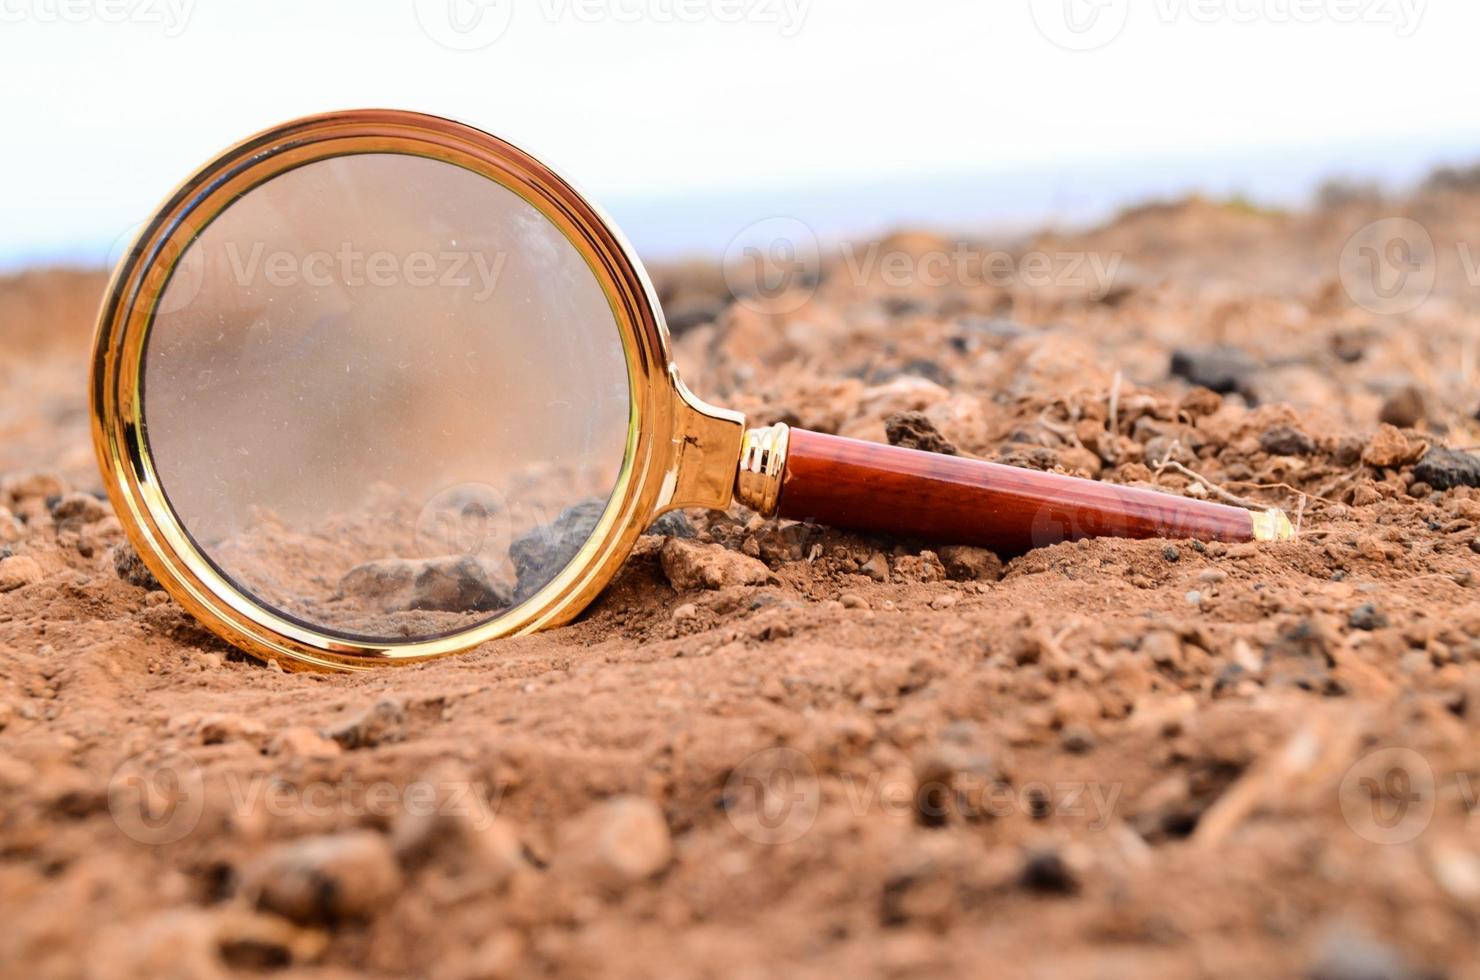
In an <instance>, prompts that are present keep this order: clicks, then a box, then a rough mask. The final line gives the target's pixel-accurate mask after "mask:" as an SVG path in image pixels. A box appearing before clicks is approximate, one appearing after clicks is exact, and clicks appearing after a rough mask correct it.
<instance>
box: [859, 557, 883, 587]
mask: <svg viewBox="0 0 1480 980" xmlns="http://www.w3.org/2000/svg"><path fill="white" fill-rule="evenodd" d="M858 570H859V571H860V572H862V573H863V574H865V575H867V576H868V577H869V578H871V579H873V580H874V581H875V582H887V581H889V559H888V558H885V557H884V553H883V552H882V551H876V552H874V553H873V554H872V555H869V558H868V561H866V562H864V563H863V564H862V565H860V566H858Z"/></svg>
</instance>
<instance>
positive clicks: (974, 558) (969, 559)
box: [936, 544, 1003, 582]
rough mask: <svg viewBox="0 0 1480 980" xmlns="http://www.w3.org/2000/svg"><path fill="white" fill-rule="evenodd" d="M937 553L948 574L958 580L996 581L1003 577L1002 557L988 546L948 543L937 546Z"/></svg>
mask: <svg viewBox="0 0 1480 980" xmlns="http://www.w3.org/2000/svg"><path fill="white" fill-rule="evenodd" d="M936 554H937V555H939V556H940V563H941V564H942V565H944V566H945V569H946V574H947V575H948V576H950V577H951V578H952V579H954V580H956V581H957V582H996V581H997V580H998V579H1000V578H1002V572H1003V565H1002V559H1001V558H998V557H997V553H996V552H994V551H988V550H987V549H986V548H977V547H974V546H972V545H965V544H948V545H942V546H941V547H939V548H937V549H936Z"/></svg>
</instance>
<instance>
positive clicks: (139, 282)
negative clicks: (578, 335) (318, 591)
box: [90, 109, 743, 669]
mask: <svg viewBox="0 0 1480 980" xmlns="http://www.w3.org/2000/svg"><path fill="white" fill-rule="evenodd" d="M367 152H381V153H409V154H412V155H417V156H423V157H429V158H432V159H438V160H443V161H445V162H449V163H454V164H456V165H458V166H462V167H465V168H467V169H470V170H473V171H474V172H476V173H479V174H481V175H483V176H485V177H488V178H489V179H490V180H494V181H496V182H498V183H500V184H502V185H503V186H505V187H507V188H509V189H510V190H513V191H514V192H516V193H518V194H519V195H520V196H521V197H523V198H524V199H525V200H527V201H528V202H529V203H530V204H532V205H533V206H535V207H537V208H538V209H539V210H540V211H541V212H543V213H544V214H545V216H546V217H547V218H549V219H550V220H551V221H552V222H553V223H554V224H555V225H556V226H557V227H559V228H560V229H561V231H562V232H564V233H565V235H566V237H567V238H569V239H570V241H571V243H572V244H573V245H574V246H575V247H576V249H577V250H578V251H579V252H580V254H581V255H582V256H583V257H584V258H585V260H586V262H587V263H588V265H589V266H590V267H591V270H592V272H593V273H594V274H595V276H596V278H597V280H598V282H599V283H600V284H601V287H602V289H603V290H604V291H605V292H606V295H607V298H608V300H609V302H610V304H611V308H612V311H613V314H614V315H615V318H616V321H617V324H618V327H619V329H620V330H621V334H622V343H623V347H624V350H625V353H626V360H627V369H628V381H629V392H630V412H629V421H628V435H627V456H626V459H625V462H624V465H623V468H622V471H621V474H620V476H619V477H618V481H617V486H616V488H615V490H614V491H613V494H612V497H611V499H610V501H609V503H608V506H607V508H606V511H605V512H604V513H603V515H602V517H601V520H600V522H599V523H598V525H597V529H596V531H595V532H594V533H593V535H592V537H591V539H590V540H589V541H588V542H587V543H586V546H585V547H584V548H583V549H582V550H581V552H580V553H579V554H578V555H577V557H576V558H575V559H573V560H572V562H571V563H570V564H569V565H568V566H567V567H566V568H565V569H564V570H563V571H562V572H561V573H560V574H559V575H558V576H557V577H556V578H555V579H554V580H553V581H552V582H550V583H549V584H548V585H546V587H545V588H544V589H542V590H541V591H540V592H539V593H537V594H536V595H535V596H533V597H531V598H530V599H529V600H527V601H526V602H524V603H522V604H521V605H520V606H518V607H516V608H515V609H512V610H510V611H508V612H506V613H504V614H502V615H500V616H498V617H496V618H494V619H492V620H490V621H489V622H487V623H484V624H482V625H480V626H476V627H473V628H471V629H469V630H466V631H464V632H461V633H457V634H455V635H451V636H446V637H441V638H436V639H430V640H421V641H413V642H407V643H400V644H392V643H382V642H378V641H377V642H361V641H357V640H348V639H345V638H343V637H341V636H337V635H335V634H333V633H330V632H324V631H319V630H315V629H312V628H309V627H305V626H303V625H301V624H299V623H296V622H293V621H290V620H288V619H285V618H284V617H283V616H281V615H279V614H278V613H276V612H275V611H273V610H271V609H269V608H267V607H265V606H264V605H262V604H261V603H259V602H257V601H256V600H255V599H253V598H252V597H251V596H249V595H247V594H245V593H244V592H242V591H241V590H239V589H238V588H237V587H236V586H235V585H234V584H233V583H232V582H230V581H229V580H228V579H227V578H226V577H225V576H224V575H222V574H221V573H220V572H219V571H217V569H216V568H215V566H214V565H212V564H211V563H210V562H209V561H208V560H207V559H206V557H205V556H204V555H203V554H202V553H201V552H200V551H199V550H197V548H196V547H195V545H194V543H193V542H192V541H191V539H190V537H189V535H187V534H186V533H185V531H184V528H183V527H182V526H181V523H180V521H179V518H178V517H177V515H175V514H174V512H173V511H172V510H171V508H170V507H169V505H168V503H167V501H166V499H165V496H164V493H163V490H162V488H161V486H160V482H159V478H158V475H157V473H156V470H155V466H154V461H153V459H152V457H151V455H150V450H149V445H148V441H147V439H146V438H145V437H144V434H143V433H144V430H143V425H142V423H143V404H142V391H141V388H142V386H141V381H142V370H143V362H142V353H143V350H144V344H145V341H146V339H147V335H148V330H149V325H150V323H151V321H152V319H153V311H154V307H155V304H156V302H157V301H158V299H159V296H160V294H161V293H162V292H163V289H164V286H165V284H166V283H167V282H168V279H169V271H170V269H171V268H172V267H173V263H174V261H175V260H176V259H178V257H179V256H180V255H182V254H183V253H184V251H185V248H186V246H188V244H189V242H190V241H191V239H192V238H193V236H194V234H196V233H198V231H199V230H200V229H202V228H204V227H205V225H206V224H208V223H209V221H210V220H211V219H212V218H213V217H214V216H215V215H216V214H218V213H220V211H221V210H222V209H224V208H225V207H226V206H227V205H229V204H230V203H231V202H232V201H233V200H235V199H236V198H237V197H238V196H240V195H241V194H243V193H246V191H247V190H250V189H251V188H252V187H255V186H257V185H259V184H261V183H263V182H265V181H267V180H270V179H272V177H274V176H277V175H278V174H281V173H283V172H284V171H286V170H290V169H293V168H295V167H298V166H302V165H303V164H305V163H309V162H312V161H315V160H321V159H326V158H329V157H335V156H341V155H345V154H353V153H367ZM90 397H91V406H92V431H93V443H94V447H95V449H96V451H97V455H98V463H99V466H100V468H101V471H102V475H103V480H104V483H105V484H106V486H107V489H108V494H109V497H110V498H111V499H112V501H113V505H114V508H115V509H116V510H117V512H118V515H119V517H120V519H121V521H122V523H123V525H124V527H125V529H126V530H127V532H128V535H129V538H130V539H131V541H132V542H133V544H134V546H135V547H136V548H137V549H138V551H139V554H140V556H141V558H142V559H143V560H144V563H145V564H146V565H147V566H148V567H149V569H150V570H151V571H152V572H153V573H154V574H155V576H156V577H158V579H159V581H160V583H161V584H163V585H164V587H165V588H166V589H167V590H168V591H169V592H170V594H171V595H173V596H174V597H175V599H176V600H178V601H179V602H180V603H181V605H183V606H184V607H185V608H186V609H187V610H188V611H189V612H190V613H191V614H192V615H194V616H195V617H196V618H197V619H199V620H200V621H201V622H202V623H204V624H205V625H206V626H207V627H209V628H210V629H212V630H213V631H215V632H216V633H217V634H219V635H220V636H222V637H224V638H225V639H227V640H228V641H229V642H231V643H233V644H234V645H236V646H238V647H240V648H242V649H243V650H246V651H247V652H249V653H252V654H254V655H257V656H260V657H263V658H267V659H273V660H278V661H280V662H282V663H284V664H285V665H288V666H295V667H307V668H311V669H362V668H365V667H369V666H373V665H376V664H381V663H409V662H414V661H420V660H425V659H428V658H432V657H439V656H444V655H446V654H449V653H455V652H458V651H461V650H466V649H469V648H471V647H474V646H477V645H479V644H481V643H484V642H487V641H488V640H492V639H496V638H499V637H503V636H509V635H511V634H516V633H527V632H531V631H533V630H537V629H541V628H544V627H548V626H554V625H558V624H560V623H564V622H568V621H569V620H570V619H571V618H573V617H574V616H575V615H576V614H577V613H579V612H580V610H581V609H583V608H584V607H585V606H586V604H587V603H589V602H590V601H591V600H592V599H593V598H595V596H596V594H597V593H598V592H600V590H601V589H602V588H603V587H604V586H605V585H606V584H607V582H608V581H609V580H610V579H611V577H612V576H613V575H614V574H615V573H616V571H617V568H618V567H619V566H620V565H621V563H622V561H623V559H625V558H626V556H627V554H628V553H629V552H630V551H631V548H632V545H633V544H634V543H635V541H636V539H637V536H638V535H639V534H641V533H642V531H643V530H644V529H645V528H646V526H647V524H648V522H649V520H650V519H651V518H652V517H653V516H655V515H656V514H657V513H659V512H661V511H662V510H666V509H670V508H672V507H677V506H689V505H700V506H720V507H722V506H725V505H727V504H728V502H729V492H728V486H726V487H725V489H724V492H723V493H722V494H721V493H718V492H716V491H714V490H713V485H714V484H716V482H717V477H715V476H714V473H715V472H717V470H718V467H719V466H720V465H722V466H723V470H724V480H723V482H724V483H726V484H728V483H729V482H730V481H731V480H732V474H733V472H734V469H733V468H734V460H735V455H734V454H731V455H729V456H728V458H724V455H725V453H726V452H727V451H728V449H729V448H730V443H731V442H733V443H734V448H735V449H736V451H738V443H739V438H740V430H741V428H742V427H743V420H741V419H740V417H739V416H736V415H734V414H733V413H728V412H723V411H720V410H717V409H711V408H709V407H708V406H705V405H703V403H701V402H699V401H698V400H697V399H693V398H692V397H691V396H688V395H687V392H686V391H685V390H682V388H681V385H680V384H679V383H678V382H677V376H676V374H674V373H673V371H672V367H671V364H670V358H669V352H668V338H667V330H666V328H665V326H664V324H663V320H662V312H661V310H660V308H659V305H658V301H657V298H656V295H655V293H654V291H653V288H652V285H651V283H650V282H649V281H648V279H647V276H646V274H645V273H644V272H643V269H642V266H641V264H640V263H639V262H638V260H637V258H636V256H635V254H634V253H633V252H632V250H631V247H630V246H629V245H628V244H627V243H626V241H625V240H623V239H622V237H621V235H620V234H619V233H618V232H617V231H616V230H615V228H614V227H613V226H612V225H611V223H610V222H609V221H608V220H607V219H606V218H605V216H604V215H603V214H602V213H601V212H600V211H599V210H597V209H596V208H595V207H594V206H593V205H592V204H590V203H589V202H588V201H587V200H586V199H585V198H584V197H583V196H582V195H581V194H580V193H579V192H577V191H576V190H575V188H574V187H572V186H571V184H570V183H569V182H568V181H567V180H565V179H564V178H562V177H560V176H559V175H558V174H556V173H555V172H554V171H552V170H551V169H550V168H548V167H547V166H545V165H544V164H542V163H541V162H539V161H538V160H536V159H535V158H534V157H532V156H530V155H529V154H528V153H525V152H524V151H523V150H520V149H519V148H517V147H515V146H513V145H511V144H509V143H507V142H505V141H504V140H501V139H499V138H497V137H495V136H492V135H489V134H488V133H484V132H482V131H480V130H477V129H474V128H472V127H470V126H466V125H464V124H461V123H457V122H453V121H451V120H447V119H442V118H440V117H436V116H428V115H423V114H420V113H412V112H403V111H398V110H386V109H371V110H356V111H348V112H336V113H329V114H325V115H320V116H312V117H308V118H305V119H299V120H295V121H293V122H289V123H286V124H284V125H281V126H278V127H275V128H273V129H270V130H267V131H265V132H263V133H260V134H258V135H256V136H253V137H251V138H250V139H247V140H245V141H243V142H242V143H239V144H238V145H237V146H235V147H233V148H231V149H229V150H227V151H226V152H224V153H222V154H221V155H220V156H218V157H217V158H216V159H214V160H212V161H211V162H210V163H208V164H207V165H206V166H204V167H203V168H201V169H200V170H199V171H198V172H197V173H196V174H195V175H194V176H192V177H191V178H189V179H188V180H186V181H185V182H184V183H183V184H181V185H180V186H179V187H178V188H177V189H176V190H175V192H174V193H173V194H171V195H170V197H169V198H168V199H167V200H166V201H165V203H164V204H163V205H161V207H160V208H159V210H158V211H157V212H156V214H155V216H154V218H153V219H152V220H151V221H150V222H149V223H148V224H147V225H146V226H145V227H144V229H143V230H142V231H141V232H140V233H139V235H138V237H137V239H136V240H135V242H134V243H133V246H132V247H131V248H130V249H129V251H128V253H127V254H126V255H125V256H124V258H123V260H122V261H121V262H120V263H119V265H118V268H117V269H116V270H115V271H114V274H113V278H112V281H111V283H110V284H109V288H108V292H107V294H106V296H105V299H104V302H103V306H102V310H101V312H100V314H99V319H98V330H97V335H96V338H95V341H94V348H93V362H92V381H91V390H90ZM696 432H697V433H698V434H697V435H696V434H695V433H696ZM686 445H687V446H688V447H689V448H690V449H691V452H690V453H689V456H688V458H687V459H681V458H680V456H681V454H680V452H679V449H680V448H682V447H684V446H686ZM696 449H697V450H702V451H703V452H697V451H693V450H696ZM701 455H702V456H707V457H708V458H707V459H703V460H701V459H699V456H701ZM705 488H709V489H707V490H706V489H705ZM721 498H722V499H721Z"/></svg>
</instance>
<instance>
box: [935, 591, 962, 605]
mask: <svg viewBox="0 0 1480 980" xmlns="http://www.w3.org/2000/svg"><path fill="white" fill-rule="evenodd" d="M960 600H961V597H960V596H958V595H957V594H956V593H954V592H945V593H942V594H941V595H938V596H936V597H935V598H934V599H931V600H930V608H931V609H949V608H951V607H952V606H954V605H955V604H956V603H957V602H959V601H960Z"/></svg>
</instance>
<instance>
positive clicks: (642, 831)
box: [555, 796, 673, 891]
mask: <svg viewBox="0 0 1480 980" xmlns="http://www.w3.org/2000/svg"><path fill="white" fill-rule="evenodd" d="M557 847H558V849H559V850H558V853H557V854H556V857H555V864H557V865H558V866H560V867H562V868H565V869H567V870H569V871H572V872H575V873H577V874H579V875H581V876H583V877H586V878H589V879H590V880H592V881H593V882H594V883H596V884H597V885H598V886H600V887H602V888H605V889H608V890H611V891H620V890H622V889H625V888H628V887H630V886H631V885H634V884H637V883H638V882H641V881H644V880H646V879H648V878H651V877H653V876H654V875H656V874H657V873H658V872H660V871H662V870H663V869H664V868H666V867H668V864H669V862H670V861H672V860H673V839H672V836H671V835H670V834H669V831H668V822H667V820H665V819H664V817H663V811H662V810H660V809H658V805H657V804H656V803H654V802H653V801H652V800H649V799H647V798H646V797H641V796H618V797H614V798H613V799H610V800H606V801H604V802H601V803H598V804H596V805H595V806H592V807H589V808H587V809H586V810H584V811H582V812H581V813H580V814H579V815H577V816H576V817H575V818H574V819H572V820H571V821H569V822H568V823H567V824H566V825H565V826H563V827H562V828H560V833H559V835H558V842H557Z"/></svg>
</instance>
